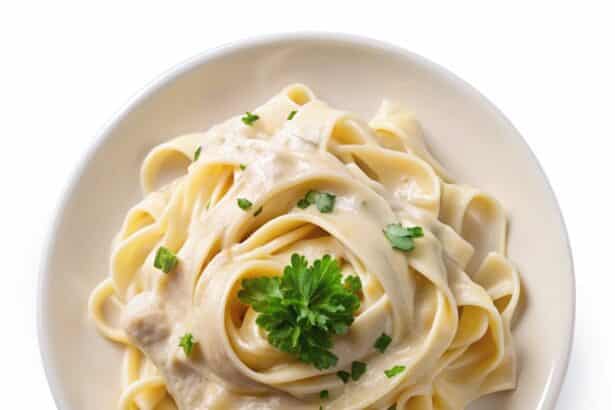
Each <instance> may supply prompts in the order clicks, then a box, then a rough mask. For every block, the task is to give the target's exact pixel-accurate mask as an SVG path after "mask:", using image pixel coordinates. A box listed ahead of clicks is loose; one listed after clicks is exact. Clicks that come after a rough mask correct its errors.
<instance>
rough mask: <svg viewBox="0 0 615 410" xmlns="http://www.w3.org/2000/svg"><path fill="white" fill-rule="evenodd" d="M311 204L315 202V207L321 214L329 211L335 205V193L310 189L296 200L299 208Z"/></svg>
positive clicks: (304, 207) (331, 210)
mask: <svg viewBox="0 0 615 410" xmlns="http://www.w3.org/2000/svg"><path fill="white" fill-rule="evenodd" d="M312 204H316V208H318V210H319V211H320V212H322V213H323V214H327V213H331V212H333V208H334V206H335V195H333V194H330V193H328V192H319V191H313V190H312V191H308V192H307V194H305V196H304V197H303V198H301V199H300V200H299V202H297V206H298V207H299V208H301V209H306V208H307V207H309V206H310V205H312Z"/></svg>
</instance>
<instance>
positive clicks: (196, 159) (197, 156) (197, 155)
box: [194, 145, 203, 161]
mask: <svg viewBox="0 0 615 410" xmlns="http://www.w3.org/2000/svg"><path fill="white" fill-rule="evenodd" d="M202 148H203V147H201V146H200V145H199V147H198V148H197V149H196V151H194V160H195V161H198V159H199V157H200V156H201V149H202Z"/></svg>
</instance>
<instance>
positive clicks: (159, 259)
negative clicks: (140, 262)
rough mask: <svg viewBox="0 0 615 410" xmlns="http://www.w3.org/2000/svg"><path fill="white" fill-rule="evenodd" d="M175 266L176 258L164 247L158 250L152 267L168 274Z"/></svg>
mask: <svg viewBox="0 0 615 410" xmlns="http://www.w3.org/2000/svg"><path fill="white" fill-rule="evenodd" d="M175 265H177V256H175V254H174V253H173V252H171V251H170V250H168V249H167V248H165V247H164V246H161V247H160V248H158V251H156V257H155V258H154V267H155V268H157V269H160V270H161V271H163V272H164V273H169V272H171V271H172V270H173V268H174V267H175Z"/></svg>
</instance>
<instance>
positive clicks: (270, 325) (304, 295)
mask: <svg viewBox="0 0 615 410" xmlns="http://www.w3.org/2000/svg"><path fill="white" fill-rule="evenodd" d="M238 296H239V300H240V301H241V302H242V303H244V304H246V305H251V306H252V309H254V310H255V311H256V312H258V313H259V315H258V317H257V319H256V323H257V324H258V325H259V326H260V327H261V328H263V329H264V330H266V331H267V333H268V334H267V339H268V341H269V343H270V344H271V345H272V346H274V347H275V348H277V349H279V350H281V351H283V352H287V353H290V354H291V355H293V356H295V357H297V358H298V359H299V360H301V361H302V362H304V363H309V364H312V365H313V366H314V367H316V368H317V369H320V370H322V369H328V368H329V367H332V366H335V364H336V363H337V356H336V355H334V354H333V353H332V352H331V351H330V349H331V347H332V346H333V336H334V335H342V334H345V333H347V332H348V329H349V328H350V325H351V324H352V322H353V321H354V312H355V311H356V310H357V309H358V308H359V306H360V304H361V301H360V300H359V297H358V296H357V295H356V294H355V292H352V291H350V290H349V289H347V288H346V287H345V286H344V285H343V284H342V274H341V269H340V266H339V265H338V263H337V260H335V259H334V258H332V257H331V256H329V255H325V256H323V257H322V258H321V259H317V260H315V261H314V262H313V263H312V265H311V266H308V261H307V259H306V258H305V257H304V256H301V255H298V254H293V255H292V256H291V259H290V264H289V265H287V266H286V267H285V268H284V273H283V275H282V276H281V277H279V276H276V277H258V278H250V279H244V280H243V281H242V289H241V290H240V291H239V293H238ZM353 372H356V371H355V370H353Z"/></svg>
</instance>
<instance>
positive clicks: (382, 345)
mask: <svg viewBox="0 0 615 410" xmlns="http://www.w3.org/2000/svg"><path fill="white" fill-rule="evenodd" d="M392 340H393V339H391V336H389V335H387V334H386V333H383V334H381V335H380V337H379V338H378V339H376V343H374V347H375V348H376V349H378V350H379V351H380V353H384V351H385V350H387V347H389V345H390V344H391V341H392Z"/></svg>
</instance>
